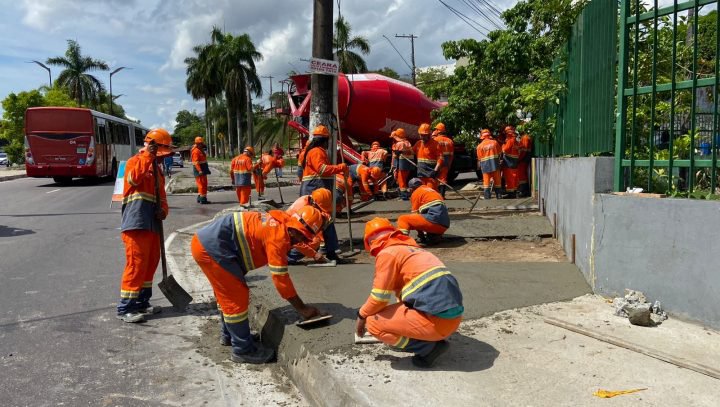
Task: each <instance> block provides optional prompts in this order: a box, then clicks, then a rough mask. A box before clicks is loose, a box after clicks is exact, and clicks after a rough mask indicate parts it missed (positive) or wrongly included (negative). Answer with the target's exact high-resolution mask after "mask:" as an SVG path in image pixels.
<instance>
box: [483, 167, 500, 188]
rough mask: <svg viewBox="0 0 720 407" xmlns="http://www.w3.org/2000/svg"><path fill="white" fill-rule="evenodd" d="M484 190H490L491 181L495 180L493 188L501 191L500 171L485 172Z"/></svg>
mask: <svg viewBox="0 0 720 407" xmlns="http://www.w3.org/2000/svg"><path fill="white" fill-rule="evenodd" d="M482 176H483V188H485V189H488V188H490V181H491V180H494V184H493V188H494V189H500V171H493V172H483V175H482Z"/></svg>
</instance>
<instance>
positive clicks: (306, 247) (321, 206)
mask: <svg viewBox="0 0 720 407" xmlns="http://www.w3.org/2000/svg"><path fill="white" fill-rule="evenodd" d="M306 206H310V207H313V208H315V209H317V210H318V211H320V214H321V215H322V216H323V227H322V229H321V230H324V229H325V227H327V225H329V224H330V221H331V220H332V219H331V217H330V213H331V212H332V192H330V191H329V190H327V189H325V188H318V189H316V190H314V191H313V192H312V194H310V195H303V196H301V197H300V198H298V199H296V200H295V202H293V203H292V205H290V207H289V208H287V210H286V211H285V212H286V213H287V214H288V215H290V216H292V215H295V214H296V213H300V212H301V211H302V209H303V208H305V207H306ZM322 243H323V240H322V234H316V235H315V236H314V237H313V239H312V241H310V242H309V243H299V244H296V245H294V246H293V247H292V249H291V250H290V252H289V253H288V262H289V263H290V264H297V263H298V262H299V261H300V260H301V259H302V258H303V257H309V258H311V259H313V260H315V262H317V263H326V262H327V258H325V256H323V255H322V253H319V252H318V248H319V247H320V245H321V244H322Z"/></svg>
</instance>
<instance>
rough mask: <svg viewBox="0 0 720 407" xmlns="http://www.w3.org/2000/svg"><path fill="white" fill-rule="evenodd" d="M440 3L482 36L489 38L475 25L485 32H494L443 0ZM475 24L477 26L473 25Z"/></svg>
mask: <svg viewBox="0 0 720 407" xmlns="http://www.w3.org/2000/svg"><path fill="white" fill-rule="evenodd" d="M438 1H439V2H440V3H441V4H442V5H443V6H445V7H446V8H447V9H448V10H450V11H452V12H453V13H454V14H455V15H456V16H458V18H460V19H461V20H463V21H464V22H465V24H467V25H469V26H470V28H472V29H473V30H475V31H477V32H479V33H480V34H481V35H483V36H487V34H486V33H484V32H482V31H480V30H479V29H478V28H477V27H476V26H475V25H477V26H478V27H480V28H482V29H483V30H485V31H487V32H489V31H492V30H489V29H488V28H487V27H485V26H483V25H482V24H480V23H478V22H477V21H475V20H473V19H472V18H470V17H468V16H466V15H465V14H463V13H462V12H460V11H458V10H456V9H455V8H454V7H452V6H450V5H448V4H447V3H445V2H444V1H443V0H438ZM473 23H474V24H475V25H473Z"/></svg>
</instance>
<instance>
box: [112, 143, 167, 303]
mask: <svg viewBox="0 0 720 407" xmlns="http://www.w3.org/2000/svg"><path fill="white" fill-rule="evenodd" d="M154 160H155V157H154V156H153V155H151V154H150V153H148V152H147V151H145V150H144V149H143V150H140V152H139V153H137V154H136V155H134V156H132V157H131V158H130V159H129V160H128V161H127V163H126V164H125V176H124V178H123V206H122V223H121V225H120V230H121V231H122V232H121V233H120V236H121V237H122V241H123V243H124V244H125V259H126V263H125V270H124V271H123V275H122V281H121V283H120V302H119V303H118V307H117V312H118V314H126V313H129V312H137V311H139V310H143V309H145V308H148V307H149V306H150V297H151V296H152V281H153V276H154V275H155V269H157V266H158V262H159V261H160V244H161V242H160V235H159V232H160V221H159V220H158V219H157V218H156V211H157V208H158V206H157V200H156V196H155V177H156V176H157V177H158V182H159V185H160V189H159V192H160V211H161V212H162V214H161V217H162V218H163V219H164V218H165V217H166V216H167V215H168V213H169V208H168V204H167V198H166V196H165V178H164V177H163V175H162V171H160V170H158V171H157V174H156V173H155V171H154V168H153V161H154ZM155 168H157V166H155Z"/></svg>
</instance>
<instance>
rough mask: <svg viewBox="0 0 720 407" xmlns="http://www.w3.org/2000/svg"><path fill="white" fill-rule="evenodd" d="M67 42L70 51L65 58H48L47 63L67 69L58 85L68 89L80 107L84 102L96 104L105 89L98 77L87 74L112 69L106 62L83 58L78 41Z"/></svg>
mask: <svg viewBox="0 0 720 407" xmlns="http://www.w3.org/2000/svg"><path fill="white" fill-rule="evenodd" d="M67 42H68V49H67V51H65V56H64V57H54V58H48V60H47V61H46V62H45V63H47V64H48V65H56V66H61V67H63V68H65V69H64V70H63V71H62V72H61V73H60V76H58V78H57V83H58V84H59V85H60V86H63V87H66V88H67V89H68V92H69V93H70V96H71V97H72V98H73V99H75V100H76V101H77V104H78V106H82V104H83V102H85V103H88V102H91V103H93V104H95V103H96V102H97V100H98V97H99V95H100V93H101V92H104V91H105V87H104V86H103V84H102V82H100V81H99V80H98V79H97V78H96V77H94V76H92V75H90V74H89V73H86V72H87V71H95V70H101V71H107V70H109V69H110V68H109V67H108V65H107V64H106V63H105V61H101V60H99V59H92V58H90V57H87V56H83V55H82V52H81V50H80V45H79V44H78V43H77V41H74V40H67Z"/></svg>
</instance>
